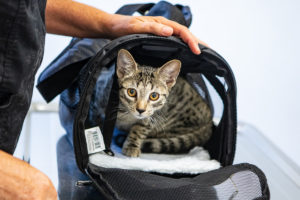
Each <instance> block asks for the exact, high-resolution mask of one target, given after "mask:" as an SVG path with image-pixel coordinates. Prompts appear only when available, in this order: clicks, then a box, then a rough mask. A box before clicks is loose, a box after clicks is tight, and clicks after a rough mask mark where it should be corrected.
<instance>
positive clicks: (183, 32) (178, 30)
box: [157, 17, 206, 54]
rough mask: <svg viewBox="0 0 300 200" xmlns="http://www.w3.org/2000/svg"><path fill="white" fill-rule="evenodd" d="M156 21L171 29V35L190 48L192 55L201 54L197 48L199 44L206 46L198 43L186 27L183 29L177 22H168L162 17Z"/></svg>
mask: <svg viewBox="0 0 300 200" xmlns="http://www.w3.org/2000/svg"><path fill="white" fill-rule="evenodd" d="M157 20H158V21H159V22H160V23H163V24H165V25H168V26H170V27H172V28H173V34H174V35H177V36H179V37H180V38H181V39H182V40H183V41H184V42H185V43H186V44H187V45H188V46H189V47H190V49H191V51H192V52H193V53H194V54H200V53H201V51H200V49H199V46H198V44H199V43H201V44H204V45H205V46H206V44H205V43H204V42H202V41H200V40H199V39H198V38H197V37H196V36H194V35H193V34H192V33H191V32H190V30H189V29H188V28H187V27H185V26H183V25H181V24H179V23H177V22H174V21H170V20H168V19H166V18H163V17H159V18H157Z"/></svg>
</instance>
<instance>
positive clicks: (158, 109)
mask: <svg viewBox="0 0 300 200" xmlns="http://www.w3.org/2000/svg"><path fill="white" fill-rule="evenodd" d="M180 68H181V62H180V61H179V60H171V61H169V62H167V63H166V64H164V65H163V66H162V67H160V68H154V67H149V66H140V65H139V64H137V63H136V62H135V60H134V59H133V57H132V56H131V54H130V53H129V52H128V51H127V50H124V49H121V50H120V51H119V53H118V58H117V70H116V73H117V77H118V82H119V88H120V90H119V95H120V105H119V111H118V116H117V122H116V125H117V127H118V128H119V129H121V130H124V131H128V132H129V134H128V136H127V138H126V141H125V142H124V144H123V148H122V152H123V154H125V155H127V156H130V157H138V156H139V155H140V153H141V151H142V152H147V153H183V152H187V151H189V150H190V149H191V148H193V147H195V146H198V145H203V144H204V143H205V142H206V141H207V140H208V139H209V138H210V136H211V134H212V114H211V110H210V108H209V107H208V105H207V104H206V103H205V101H204V100H203V99H202V98H201V96H200V95H199V94H198V93H197V92H196V91H195V89H194V88H192V87H191V86H190V84H189V83H188V82H187V81H186V80H184V79H183V78H181V77H178V74H179V72H180ZM177 77H178V78H177ZM176 79H177V81H176Z"/></svg>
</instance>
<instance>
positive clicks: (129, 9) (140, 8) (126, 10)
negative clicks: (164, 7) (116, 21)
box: [116, 3, 154, 15]
mask: <svg viewBox="0 0 300 200" xmlns="http://www.w3.org/2000/svg"><path fill="white" fill-rule="evenodd" d="M153 5H154V3H147V4H129V5H125V6H123V7H121V8H120V9H119V10H118V11H117V12H116V14H122V15H132V14H133V13H135V12H139V13H140V14H141V15H145V12H146V11H147V10H149V9H150V8H152V6H153Z"/></svg>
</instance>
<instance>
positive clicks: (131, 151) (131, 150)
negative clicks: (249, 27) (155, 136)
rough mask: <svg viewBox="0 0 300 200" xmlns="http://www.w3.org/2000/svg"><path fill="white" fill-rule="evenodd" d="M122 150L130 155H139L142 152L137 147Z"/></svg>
mask: <svg viewBox="0 0 300 200" xmlns="http://www.w3.org/2000/svg"><path fill="white" fill-rule="evenodd" d="M122 152H123V154H124V155H126V156H129V157H139V156H140V154H141V150H140V149H139V148H136V147H125V148H123V149H122Z"/></svg>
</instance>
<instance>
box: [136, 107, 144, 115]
mask: <svg viewBox="0 0 300 200" xmlns="http://www.w3.org/2000/svg"><path fill="white" fill-rule="evenodd" d="M136 110H137V111H138V112H139V113H140V114H142V113H143V112H145V110H144V109H138V108H137V109H136Z"/></svg>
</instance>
